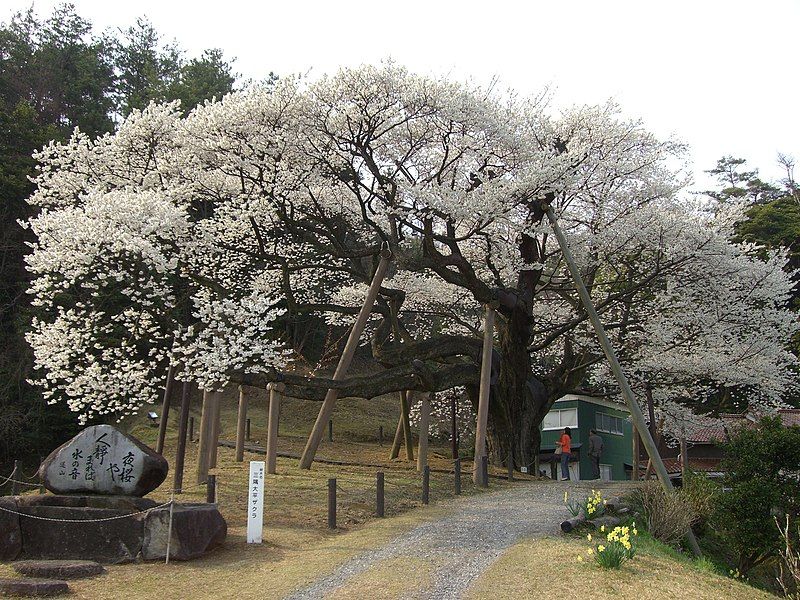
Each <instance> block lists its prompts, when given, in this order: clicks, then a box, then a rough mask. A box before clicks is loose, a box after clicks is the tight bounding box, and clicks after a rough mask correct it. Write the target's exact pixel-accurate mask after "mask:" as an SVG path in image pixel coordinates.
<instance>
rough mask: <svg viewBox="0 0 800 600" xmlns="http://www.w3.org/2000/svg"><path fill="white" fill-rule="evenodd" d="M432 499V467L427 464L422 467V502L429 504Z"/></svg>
mask: <svg viewBox="0 0 800 600" xmlns="http://www.w3.org/2000/svg"><path fill="white" fill-rule="evenodd" d="M430 499H431V468H430V467H429V466H428V465H425V468H424V469H422V503H423V504H428V502H429V501H430Z"/></svg>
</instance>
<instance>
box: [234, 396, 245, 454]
mask: <svg viewBox="0 0 800 600" xmlns="http://www.w3.org/2000/svg"><path fill="white" fill-rule="evenodd" d="M245 433H247V394H245V392H244V386H241V385H240V386H239V415H238V418H237V420H236V462H243V461H244V436H245Z"/></svg>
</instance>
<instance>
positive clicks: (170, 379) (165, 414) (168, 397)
mask: <svg viewBox="0 0 800 600" xmlns="http://www.w3.org/2000/svg"><path fill="white" fill-rule="evenodd" d="M174 384H175V367H174V365H170V366H169V369H167V382H166V383H165V384H164V403H163V404H162V405H161V423H160V424H159V426H158V441H157V442H156V452H158V453H159V454H164V440H165V439H166V437H167V420H168V419H169V405H170V403H171V401H172V388H173V387H174Z"/></svg>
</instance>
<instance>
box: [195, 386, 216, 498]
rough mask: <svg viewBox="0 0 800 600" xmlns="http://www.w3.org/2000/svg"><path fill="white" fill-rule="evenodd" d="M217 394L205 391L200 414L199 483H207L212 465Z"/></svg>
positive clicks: (198, 446)
mask: <svg viewBox="0 0 800 600" xmlns="http://www.w3.org/2000/svg"><path fill="white" fill-rule="evenodd" d="M217 396H218V393H217V392H209V391H207V390H203V412H202V413H200V441H199V443H198V444H197V483H205V482H206V480H207V479H208V469H209V468H210V464H211V444H212V438H213V433H214V419H215V417H216V415H217V408H216V406H215V405H216V403H217V401H218V398H217Z"/></svg>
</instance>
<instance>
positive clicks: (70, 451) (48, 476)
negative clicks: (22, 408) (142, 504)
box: [39, 425, 169, 496]
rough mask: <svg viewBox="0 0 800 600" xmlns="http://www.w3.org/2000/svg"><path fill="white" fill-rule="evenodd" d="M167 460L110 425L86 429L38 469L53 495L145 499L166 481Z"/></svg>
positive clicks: (57, 450) (62, 446)
mask: <svg viewBox="0 0 800 600" xmlns="http://www.w3.org/2000/svg"><path fill="white" fill-rule="evenodd" d="M168 469H169V467H168V464H167V461H166V459H164V457H163V456H161V455H160V454H157V453H156V452H155V451H154V450H153V449H152V448H149V447H148V446H145V445H144V444H143V443H142V442H140V441H139V440H137V439H136V438H133V437H131V436H129V435H126V434H124V433H122V432H121V431H119V430H118V429H116V428H114V427H112V426H111V425H94V426H92V427H87V428H86V429H84V430H83V431H81V432H80V433H79V434H78V435H76V436H75V437H74V438H72V439H71V440H69V441H68V442H66V443H65V444H63V445H61V446H60V447H58V448H56V449H55V450H54V451H53V452H51V453H50V455H49V456H48V457H47V458H46V459H45V460H44V462H43V463H42V465H41V467H40V468H39V476H40V477H41V478H42V481H43V482H44V485H45V487H46V488H47V489H48V490H50V491H51V492H53V493H55V494H70V493H84V494H85V493H90V494H106V495H121V496H144V495H145V494H147V493H148V492H151V491H153V490H154V489H156V488H157V487H158V486H159V485H161V483H162V482H163V481H164V479H166V477H167V471H168Z"/></svg>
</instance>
